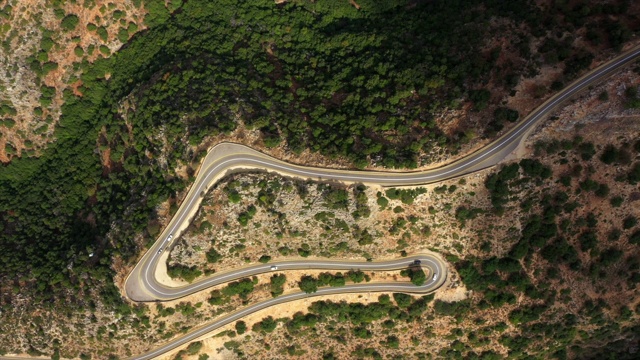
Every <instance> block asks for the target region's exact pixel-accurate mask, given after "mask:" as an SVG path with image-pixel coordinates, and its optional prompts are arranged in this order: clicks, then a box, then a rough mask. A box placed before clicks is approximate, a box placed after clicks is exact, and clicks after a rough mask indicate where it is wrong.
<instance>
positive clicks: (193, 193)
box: [0, 48, 640, 359]
mask: <svg viewBox="0 0 640 360" xmlns="http://www.w3.org/2000/svg"><path fill="white" fill-rule="evenodd" d="M639 55H640V48H634V49H632V50H629V51H627V52H625V53H624V54H622V55H620V56H618V57H617V58H615V59H613V60H611V61H609V62H607V63H605V64H604V65H602V66H600V67H598V68H597V69H594V70H592V71H591V72H589V73H588V74H586V75H585V76H583V77H581V78H580V79H578V80H576V81H575V82H573V83H572V84H571V85H569V86H568V87H567V88H565V89H564V90H562V91H561V92H560V93H558V94H556V95H555V96H553V97H551V98H550V99H549V100H547V101H546V102H544V103H543V104H542V105H540V106H539V107H538V108H537V109H536V110H534V111H533V112H532V113H531V114H530V115H529V116H527V117H526V118H524V119H523V120H522V121H521V122H520V123H518V124H517V125H516V126H515V127H514V128H513V129H511V130H510V131H509V132H507V133H506V134H505V135H503V136H501V137H500V138H498V139H497V140H496V141H494V142H492V143H491V144H489V145H487V146H486V147H484V148H482V149H480V150H479V151H477V152H475V153H473V154H471V155H469V156H467V157H465V158H462V159H460V160H458V161H455V162H453V163H451V164H449V165H446V166H443V167H440V168H436V169H432V170H426V171H420V172H402V173H400V172H375V171H349V170H333V169H320V168H310V167H303V166H297V165H292V164H288V163H285V162H283V161H279V160H277V159H274V158H272V157H269V156H267V155H264V154H262V153H259V152H257V151H255V150H252V149H250V148H247V147H245V146H242V145H237V144H229V143H225V144H220V145H217V146H215V147H214V148H212V149H211V150H210V151H209V153H208V154H207V156H206V158H205V160H204V161H203V164H202V167H201V171H200V173H199V174H198V177H197V178H196V181H195V183H194V185H193V186H192V187H191V189H190V190H189V192H188V194H187V196H186V197H185V199H184V200H183V201H182V204H181V206H180V208H179V209H178V211H177V213H176V215H175V216H174V217H173V219H172V220H171V221H170V223H169V225H168V226H167V227H166V229H165V230H164V231H163V233H162V234H161V236H160V238H159V241H157V242H156V243H155V244H154V245H153V246H152V247H151V249H150V250H149V251H148V252H147V253H146V254H145V255H144V256H143V258H142V259H141V260H140V262H139V263H138V264H137V266H136V267H135V269H134V270H133V271H132V272H131V274H129V276H128V278H127V280H126V283H125V288H126V293H127V295H128V296H129V298H131V299H132V300H134V301H155V300H168V299H175V298H179V297H182V296H186V295H188V294H191V293H194V292H197V291H200V290H202V289H204V288H207V287H210V286H213V285H215V284H220V283H224V282H228V281H231V280H233V279H239V278H243V277H246V276H251V275H254V274H259V273H264V272H272V270H271V266H272V265H276V266H277V267H278V270H277V271H280V270H289V269H306V268H314V269H332V270H350V269H362V270H383V269H387V270H390V269H402V268H407V267H408V266H410V264H411V263H412V261H414V260H416V259H419V260H420V261H421V266H423V267H426V268H428V270H429V274H430V280H429V281H428V282H427V283H426V284H425V285H424V286H422V287H416V286H414V285H412V284H410V283H370V284H367V283H365V284H354V285H347V286H344V287H338V288H321V289H319V290H318V292H317V293H314V294H305V293H300V292H297V293H292V294H287V295H282V296H279V297H277V298H274V299H270V300H266V301H263V302H260V303H257V304H254V305H251V306H248V307H246V308H243V309H241V310H239V311H237V312H235V313H232V314H229V315H226V316H224V317H222V318H220V319H218V320H216V321H214V322H212V323H209V324H207V325H205V326H203V327H201V328H198V329H196V330H194V331H192V332H190V333H188V334H186V335H184V336H182V337H180V338H177V339H174V340H171V341H170V342H169V343H167V344H165V345H162V346H160V347H158V348H156V349H155V350H153V351H151V352H148V353H146V354H142V355H139V356H135V357H134V359H152V358H154V357H157V356H159V355H161V354H164V353H166V352H167V351H170V350H171V349H174V348H176V347H178V346H180V345H183V344H185V343H188V342H189V341H192V340H194V339H197V338H198V337H201V336H203V335H205V334H206V333H208V332H210V331H213V330H215V329H217V328H219V327H221V326H223V325H225V324H228V323H230V322H233V321H235V320H237V319H240V318H242V317H243V316H246V315H248V314H250V313H253V312H255V311H258V310H261V309H264V308H267V307H269V306H273V305H276V304H280V303H284V302H288V301H294V300H299V299H304V298H307V297H310V296H320V295H328V294H342V293H354V292H357V293H365V292H381V291H384V292H406V293H427V292H431V291H433V290H435V289H437V288H438V287H439V286H440V285H442V283H443V282H444V281H445V279H446V275H447V274H446V266H445V264H444V263H443V262H442V261H441V260H439V259H438V258H437V257H436V256H433V255H415V256H412V257H407V258H403V259H398V260H391V261H385V262H348V261H344V262H336V261H326V260H300V261H287V262H281V263H270V264H266V265H265V264H260V265H254V266H249V267H245V268H241V269H236V270H233V271H231V272H228V273H221V274H216V275H214V276H212V277H209V278H207V279H203V280H200V281H197V282H194V283H192V284H190V285H186V286H182V287H168V286H165V285H162V284H160V283H159V282H158V281H157V280H156V278H155V271H156V268H157V266H159V265H162V264H161V260H165V259H166V249H167V248H168V247H170V246H171V244H172V243H173V242H174V241H175V239H176V238H177V237H178V236H179V235H180V232H181V231H182V229H184V228H185V227H186V226H185V225H186V224H188V223H189V222H190V221H191V220H192V218H193V216H194V215H195V213H196V212H197V209H198V207H199V205H200V202H201V199H202V195H203V194H204V193H206V191H207V190H208V189H209V188H210V187H211V186H212V185H213V184H215V183H216V182H217V181H218V180H219V179H221V178H222V177H224V175H225V174H228V173H229V172H232V171H243V170H244V171H246V170H252V171H256V170H266V171H272V172H278V173H280V174H282V175H285V176H295V177H299V178H303V179H311V180H320V181H340V182H345V183H358V182H361V183H366V184H378V185H383V186H408V185H420V184H428V183H434V182H439V181H442V180H446V179H450V178H454V177H458V176H461V175H465V174H469V173H472V172H475V171H478V170H481V169H484V168H487V167H491V166H494V165H496V164H497V163H498V162H500V161H501V160H502V159H504V158H505V157H506V156H507V155H508V154H510V153H511V152H512V151H513V150H514V149H515V148H517V147H518V145H519V144H520V142H521V140H522V139H524V138H525V137H526V135H527V134H528V133H529V132H530V131H531V130H532V129H533V128H534V126H535V125H537V124H538V123H539V122H540V121H541V120H542V119H544V118H545V116H546V115H548V114H549V113H550V112H551V111H553V110H554V109H555V108H556V107H557V106H558V105H559V104H561V103H562V102H563V101H565V100H567V99H568V98H570V97H571V96H572V95H574V94H576V93H578V92H580V91H581V90H584V89H586V88H587V87H589V86H591V85H594V84H595V83H597V82H598V81H600V80H602V79H604V78H606V77H607V76H609V75H610V74H611V73H613V72H614V71H616V70H617V69H619V68H620V67H622V66H624V65H626V64H628V63H630V62H632V61H633V60H635V59H636V58H637V57H638V56H639ZM160 250H162V251H160ZM433 275H436V276H435V279H434V278H433ZM0 359H9V358H2V357H0ZM22 359H25V358H22Z"/></svg>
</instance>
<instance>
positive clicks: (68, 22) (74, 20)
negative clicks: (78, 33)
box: [60, 14, 80, 31]
mask: <svg viewBox="0 0 640 360" xmlns="http://www.w3.org/2000/svg"><path fill="white" fill-rule="evenodd" d="M79 22H80V19H79V18H78V17H77V16H76V15H74V14H69V15H67V16H65V17H64V18H63V19H62V23H60V26H61V27H62V28H63V29H64V30H66V31H71V30H73V29H75V28H76V26H78V23H79Z"/></svg>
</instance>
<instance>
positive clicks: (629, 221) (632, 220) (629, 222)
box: [622, 215, 638, 230]
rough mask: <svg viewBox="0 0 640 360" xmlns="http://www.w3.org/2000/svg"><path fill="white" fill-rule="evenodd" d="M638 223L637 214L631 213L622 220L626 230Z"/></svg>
mask: <svg viewBox="0 0 640 360" xmlns="http://www.w3.org/2000/svg"><path fill="white" fill-rule="evenodd" d="M637 224H638V219H636V217H635V216H633V215H629V216H627V217H626V218H624V220H623V221H622V228H623V229H625V230H628V229H631V228H632V227H634V226H636V225H637Z"/></svg>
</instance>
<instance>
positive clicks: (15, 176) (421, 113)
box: [0, 0, 635, 311]
mask: <svg viewBox="0 0 640 360" xmlns="http://www.w3.org/2000/svg"><path fill="white" fill-rule="evenodd" d="M381 3H382V2H379V1H373V0H367V1H365V0H362V1H358V4H359V6H360V7H361V8H360V10H358V9H357V8H356V7H355V6H353V5H352V4H350V3H349V2H348V1H338V0H317V1H315V2H311V1H294V2H285V3H281V4H278V5H276V4H274V3H273V1H269V0H251V1H238V0H233V1H231V0H216V1H211V0H206V1H205V0H190V1H188V2H184V4H182V3H181V2H178V1H172V2H171V6H170V10H169V9H167V8H165V7H164V5H163V4H164V2H163V1H150V2H148V3H147V4H145V6H146V7H147V8H148V10H149V15H148V17H147V19H146V22H147V24H148V25H149V26H150V28H149V29H148V30H147V31H145V32H143V33H141V34H138V35H136V36H134V37H133V38H132V39H131V40H130V41H129V42H128V43H127V44H126V45H125V46H124V47H123V48H122V49H121V50H120V51H119V52H118V53H116V54H114V55H113V56H111V57H109V58H105V59H99V60H97V61H96V62H95V63H93V64H92V65H89V64H85V66H86V70H85V72H84V74H83V75H82V78H81V81H82V85H81V86H80V87H79V88H78V91H79V93H80V94H74V93H73V92H72V91H71V90H67V91H65V94H64V102H65V103H64V106H63V108H62V118H61V121H60V125H59V126H58V128H57V129H56V133H55V136H56V138H57V141H56V142H55V143H54V144H51V145H50V146H49V147H48V148H47V149H46V150H44V151H43V154H42V156H40V157H39V158H28V159H27V158H24V159H14V161H12V162H11V163H10V164H8V165H6V166H4V167H2V168H1V169H0V236H1V238H2V241H0V254H2V255H0V269H2V270H0V278H2V279H3V280H4V281H3V282H2V284H3V285H0V286H1V287H2V288H3V290H7V291H3V292H2V293H3V294H4V295H3V298H2V304H3V305H4V306H5V308H7V309H8V308H9V306H10V305H11V304H12V302H13V301H14V300H15V298H14V296H15V294H16V293H24V294H30V295H33V296H35V299H36V300H37V301H40V300H49V301H51V302H52V304H55V303H56V301H62V299H65V300H66V304H67V305H68V306H71V307H75V306H77V308H83V307H84V306H85V305H86V303H87V302H88V301H89V300H90V299H95V294H94V292H95V291H101V292H102V295H103V298H104V300H105V304H107V306H111V305H114V304H121V303H120V301H121V300H120V296H119V294H118V293H117V291H116V289H115V287H114V286H113V284H112V281H111V276H112V270H111V268H110V266H111V265H112V261H113V259H114V257H119V258H123V259H125V260H126V261H131V260H132V259H134V258H135V257H136V256H137V255H138V254H139V253H140V251H141V248H140V247H138V246H137V245H136V242H135V241H134V239H136V237H137V236H139V235H140V234H142V236H143V238H144V240H145V241H149V240H152V239H153V236H154V235H156V233H157V231H158V228H157V226H150V225H149V224H150V222H153V220H154V219H155V217H156V213H155V211H156V208H157V206H158V204H160V203H161V202H162V201H164V200H166V199H167V198H169V199H171V200H172V202H175V196H176V194H177V192H179V191H180V190H182V189H183V188H184V187H185V185H187V184H186V183H185V181H184V180H182V179H180V178H178V177H177V175H176V173H175V169H176V168H177V167H178V166H179V165H181V164H187V165H192V166H195V164H197V161H198V159H199V156H201V155H202V154H203V152H202V151H200V152H196V151H195V149H196V148H195V147H194V146H195V145H197V144H199V143H200V142H201V141H202V139H203V138H204V137H205V136H209V135H214V134H217V133H228V132H229V131H231V130H232V129H234V128H235V127H236V126H237V125H238V121H239V120H241V121H242V122H243V123H244V124H246V125H247V126H248V127H250V128H256V129H259V130H260V132H261V134H262V136H263V139H264V144H265V146H267V147H273V146H276V145H278V144H280V143H286V144H287V146H288V148H289V149H290V150H292V151H294V152H299V151H302V150H303V149H305V148H307V147H308V148H311V149H312V150H314V151H318V152H321V153H323V154H325V155H328V156H342V157H347V158H348V159H350V160H351V161H352V162H353V164H354V166H356V167H362V166H364V165H366V164H368V163H369V161H371V159H374V158H375V159H380V162H379V163H380V164H381V165H384V166H387V167H403V168H413V167H416V166H417V165H419V155H425V156H426V158H428V157H429V155H430V154H432V151H434V149H436V148H438V149H440V148H444V149H447V150H446V151H449V152H450V153H454V152H455V151H456V150H457V149H458V147H459V145H460V143H461V142H462V141H463V140H464V137H463V136H462V134H460V133H454V134H447V133H445V132H444V131H443V130H442V129H440V128H439V127H438V125H437V122H436V121H435V120H434V116H435V115H437V114H438V113H439V111H442V110H443V109H444V108H447V107H453V108H455V107H459V106H460V104H461V103H462V102H467V101H471V102H472V103H473V106H474V108H476V109H477V110H482V109H484V108H487V107H488V106H495V105H496V104H495V101H497V99H495V98H492V95H491V92H490V91H489V90H486V89H484V88H483V87H484V86H485V84H487V83H489V82H492V83H496V82H497V83H499V84H501V86H502V87H504V88H505V89H506V91H510V90H511V89H513V88H514V87H515V86H516V85H517V83H518V81H519V79H520V78H523V77H528V76H533V75H534V74H535V73H536V71H537V70H536V69H537V66H539V65H540V64H539V62H540V54H541V53H544V54H545V55H544V59H545V60H544V61H547V62H550V61H557V62H558V64H559V65H561V64H562V62H566V63H567V64H568V65H569V66H567V68H566V69H567V70H565V71H564V73H563V81H567V80H570V79H571V78H573V77H575V76H576V75H578V74H579V73H580V72H581V71H582V70H583V69H585V68H587V67H588V66H589V65H590V63H591V60H592V59H593V54H591V53H589V52H588V51H587V50H584V49H583V48H582V47H581V46H580V45H579V44H578V43H576V44H574V42H573V40H575V38H573V37H572V36H566V35H563V34H565V32H576V31H585V29H587V28H588V29H589V34H591V35H590V36H589V39H591V40H590V41H592V42H593V44H596V42H597V44H600V45H597V44H596V45H594V46H600V47H601V48H608V47H614V48H620V47H621V45H622V44H623V43H624V42H625V41H626V40H628V39H629V37H630V34H631V30H629V29H630V28H633V26H634V24H635V23H634V21H635V19H634V18H632V17H625V14H627V10H628V7H629V4H630V2H629V1H612V2H610V4H609V5H607V6H592V7H588V6H587V2H584V3H580V4H578V5H575V6H570V5H568V4H566V3H564V2H558V4H555V5H553V6H550V7H545V8H539V7H537V6H536V5H535V4H534V3H533V2H531V1H509V2H504V1H498V0H495V1H480V0H465V1H462V0H460V1H403V0H399V1H394V2H384V4H385V5H381ZM170 11H172V13H171V12H170ZM609 15H612V16H614V15H615V16H619V21H616V22H611V21H609V20H607V19H610V17H609ZM506 29H508V30H509V32H505V33H503V32H502V31H504V30H506ZM506 33H508V36H507V37H508V39H507V41H506V43H507V45H505V46H504V48H503V47H502V46H501V45H500V44H499V42H495V41H492V40H495V39H494V37H495V36H496V34H501V35H500V36H506V35H504V34H506ZM558 34H560V35H558ZM558 39H560V40H558ZM543 40H544V41H546V42H544V43H545V44H546V43H547V42H552V41H555V42H559V43H562V46H552V47H549V48H544V49H540V52H538V50H537V48H536V45H535V44H538V43H542V41H543ZM593 44H592V45H593ZM502 52H506V53H508V54H509V57H510V58H513V59H517V60H514V61H508V62H505V63H503V64H502V65H501V66H500V67H499V68H498V67H496V62H497V61H498V59H499V57H500V54H501V53H502ZM503 112H504V111H503ZM500 113H501V112H500V111H498V113H497V114H500ZM498 117H500V116H498ZM105 158H106V159H108V160H109V163H110V166H108V167H107V166H104V160H105ZM138 240H139V239H138ZM104 280H106V281H104ZM68 289H72V290H73V291H72V292H67V290H68ZM71 294H73V295H71ZM121 309H123V307H122V306H121ZM122 311H126V309H124V310H122Z"/></svg>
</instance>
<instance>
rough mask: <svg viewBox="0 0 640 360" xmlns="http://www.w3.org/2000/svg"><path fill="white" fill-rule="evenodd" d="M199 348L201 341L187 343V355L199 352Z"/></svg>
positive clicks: (200, 347)
mask: <svg viewBox="0 0 640 360" xmlns="http://www.w3.org/2000/svg"><path fill="white" fill-rule="evenodd" d="M200 349H202V341H196V342H193V343H191V344H189V346H188V347H187V353H189V355H195V354H197V353H198V352H200Z"/></svg>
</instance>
